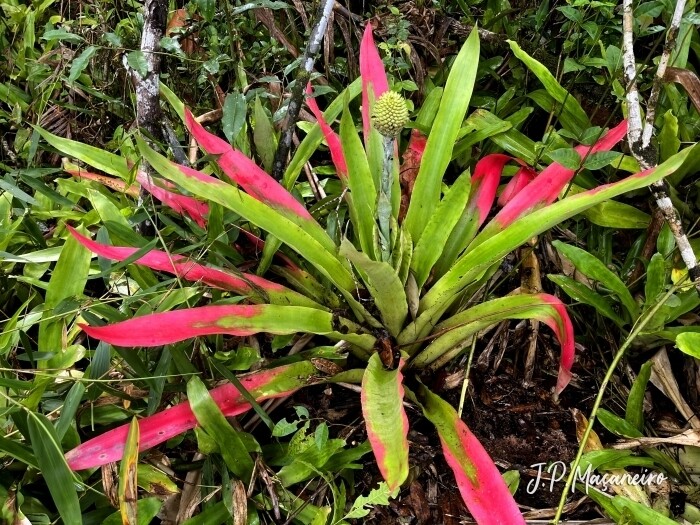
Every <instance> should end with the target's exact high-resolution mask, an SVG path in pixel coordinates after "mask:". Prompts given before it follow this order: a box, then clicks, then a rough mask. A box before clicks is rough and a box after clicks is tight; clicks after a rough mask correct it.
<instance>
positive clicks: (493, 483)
mask: <svg viewBox="0 0 700 525" xmlns="http://www.w3.org/2000/svg"><path fill="white" fill-rule="evenodd" d="M419 395H420V397H421V403H422V404H423V413H424V414H425V416H426V417H427V418H428V419H429V420H430V421H431V422H432V423H433V424H434V425H435V427H436V428H437V431H438V435H439V436H440V443H441V444H442V451H443V454H444V455H445V459H446V460H447V464H448V465H449V466H450V468H451V469H452V472H453V473H454V476H455V479H456V480H457V487H458V488H459V492H460V494H461V495H462V499H463V500H464V503H466V505H467V508H468V509H469V512H471V514H472V516H473V517H474V519H475V520H476V522H477V523H478V524H479V525H525V520H524V519H523V516H522V514H521V513H520V510H519V509H518V506H517V504H516V503H515V500H514V499H513V496H511V494H510V491H509V490H508V486H507V485H506V483H505V481H504V480H503V477H502V476H501V474H500V472H499V471H498V469H497V468H496V465H494V463H493V460H492V459H491V458H490V457H489V455H488V452H486V450H485V449H484V447H483V446H482V445H481V443H480V442H479V440H478V439H476V437H475V436H474V434H472V433H471V431H470V430H469V428H468V427H467V425H466V424H465V423H464V421H462V420H461V419H460V418H459V416H458V415H457V412H456V411H455V409H454V408H452V407H451V406H450V405H449V403H447V402H446V401H444V400H442V399H441V398H440V397H438V396H436V395H435V394H433V393H432V392H430V391H429V390H428V389H427V388H425V387H424V386H423V385H421V387H420V390H419Z"/></svg>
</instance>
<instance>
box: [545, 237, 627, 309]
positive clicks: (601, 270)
mask: <svg viewBox="0 0 700 525" xmlns="http://www.w3.org/2000/svg"><path fill="white" fill-rule="evenodd" d="M552 244H553V245H554V247H555V248H556V249H557V250H558V251H559V252H561V253H562V254H564V256H565V257H566V258H567V259H569V260H570V261H571V263H572V264H573V265H574V266H575V267H576V269H577V270H578V271H579V272H581V273H582V274H583V275H585V276H586V277H588V278H589V279H593V280H595V281H598V282H600V283H601V284H602V285H603V286H605V287H606V288H608V289H609V290H612V291H613V292H614V293H615V295H617V296H618V297H619V298H620V301H621V302H622V304H623V305H624V306H625V308H626V309H627V312H628V313H629V315H630V317H631V319H632V320H635V319H637V317H638V316H639V306H638V305H637V302H636V301H635V300H634V297H632V294H631V293H630V291H629V289H628V288H627V285H625V283H623V282H622V280H621V279H620V278H619V277H618V276H617V275H615V274H614V273H613V272H612V271H610V270H609V269H608V268H607V266H605V265H604V264H603V262H602V261H601V260H600V259H598V258H597V257H595V256H594V255H591V254H590V253H588V252H587V251H586V250H583V249H581V248H578V247H577V246H572V245H570V244H564V243H563V242H561V241H554V242H553V243H552Z"/></svg>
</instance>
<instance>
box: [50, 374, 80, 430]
mask: <svg viewBox="0 0 700 525" xmlns="http://www.w3.org/2000/svg"><path fill="white" fill-rule="evenodd" d="M84 393H85V385H84V384H83V383H82V382H77V383H75V384H74V385H73V386H72V387H71V389H70V390H69V391H68V394H67V395H66V397H65V400H64V401H63V408H62V409H61V417H60V418H59V419H58V423H57V424H56V435H57V436H58V439H59V440H60V439H63V436H64V435H65V434H66V430H68V427H69V426H70V424H71V423H72V422H73V418H74V417H75V414H76V413H77V411H78V408H79V407H80V402H81V401H82V399H83V394H84Z"/></svg>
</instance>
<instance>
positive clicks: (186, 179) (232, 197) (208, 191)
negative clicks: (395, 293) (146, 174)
mask: <svg viewBox="0 0 700 525" xmlns="http://www.w3.org/2000/svg"><path fill="white" fill-rule="evenodd" d="M136 142H137V145H138V147H139V150H140V152H141V154H142V155H143V156H144V158H146V160H147V161H148V162H149V163H150V164H151V166H153V167H154V168H155V169H156V170H157V171H158V172H159V173H160V174H161V175H162V176H163V177H164V178H166V179H167V180H170V181H172V182H175V183H176V184H177V185H179V186H181V187H182V188H184V189H186V190H187V191H189V192H190V193H192V194H194V195H197V196H199V197H202V198H204V199H207V200H210V201H213V202H217V203H219V204H221V205H222V206H224V207H225V208H228V209H230V210H233V211H234V212H236V213H238V214H239V215H241V216H242V217H243V218H245V219H246V220H248V221H250V222H251V223H253V224H255V225H256V226H258V227H259V228H261V229H263V230H265V231H267V232H268V233H270V234H272V235H274V236H275V237H277V238H278V239H280V240H281V241H282V242H284V243H286V244H288V245H289V246H290V247H291V248H292V249H294V250H295V251H297V252H298V253H299V254H300V255H301V256H302V257H304V258H305V259H306V260H307V261H309V262H310V263H311V264H313V265H314V266H315V267H316V268H317V269H318V270H319V271H320V272H321V273H323V274H324V275H325V276H326V277H328V279H329V280H330V281H331V282H332V283H334V284H335V285H336V286H337V287H338V288H339V289H341V290H354V288H355V282H354V280H353V277H352V275H351V273H350V271H349V269H348V268H347V266H346V265H344V264H343V263H341V261H340V260H339V259H338V257H337V255H336V254H337V248H336V246H335V244H334V243H333V241H332V240H331V238H330V237H328V235H327V234H326V232H325V231H324V230H323V228H321V226H320V225H319V224H318V223H317V222H315V221H307V220H306V219H304V218H301V217H299V216H297V215H292V214H284V213H280V212H279V211H278V210H277V209H275V208H272V207H269V206H267V205H266V204H264V203H262V202H260V201H258V200H256V199H254V198H253V197H251V196H250V195H248V194H247V193H245V192H242V191H240V190H238V189H237V188H234V187H233V186H231V185H230V184H227V183H225V182H223V181H220V180H218V179H216V178H214V177H212V176H210V175H205V174H204V173H201V172H199V171H197V170H194V169H192V168H188V167H186V166H178V165H177V164H173V163H171V162H170V161H168V160H167V159H166V158H164V157H163V156H162V155H159V154H158V153H156V152H155V151H153V150H152V149H151V148H150V147H148V145H147V144H146V143H145V142H144V141H143V140H141V139H140V138H138V137H137V141H136Z"/></svg>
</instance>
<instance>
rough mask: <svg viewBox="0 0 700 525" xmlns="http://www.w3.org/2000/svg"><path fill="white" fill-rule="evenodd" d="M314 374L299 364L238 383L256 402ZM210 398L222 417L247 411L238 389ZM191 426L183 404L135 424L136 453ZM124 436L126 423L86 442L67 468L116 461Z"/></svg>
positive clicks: (223, 390) (282, 394)
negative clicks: (137, 430)
mask: <svg viewBox="0 0 700 525" xmlns="http://www.w3.org/2000/svg"><path fill="white" fill-rule="evenodd" d="M315 373H317V370H316V369H315V368H314V367H313V366H311V365H310V364H309V363H308V362H299V363H293V364H291V365H286V366H281V367H278V368H273V369H270V370H262V371H258V372H253V373H251V374H247V375H245V376H241V377H240V381H241V383H242V384H243V386H244V387H245V388H246V390H248V392H250V394H251V395H252V396H253V397H254V398H255V399H256V401H263V400H265V399H271V398H277V397H285V396H288V395H290V394H292V393H293V392H295V391H296V390H298V389H299V388H301V387H302V386H304V385H306V384H307V383H308V382H309V380H310V378H311V377H312V375H313V374H315ZM211 396H212V398H213V399H214V401H215V402H216V404H217V405H218V406H219V408H220V409H221V411H222V412H223V413H224V415H225V416H226V417H233V416H237V415H239V414H242V413H244V412H246V411H248V410H249V409H250V405H249V404H248V403H247V402H246V401H245V399H244V398H243V396H242V395H241V393H240V392H239V391H238V389H237V388H236V387H235V386H233V385H231V384H225V385H223V386H220V387H218V388H215V389H213V390H211ZM195 426H197V420H196V419H195V417H194V414H193V413H192V409H191V408H190V404H189V403H188V402H187V401H185V402H183V403H179V404H178V405H176V406H174V407H172V408H170V409H168V410H164V411H163V412H159V413H158V414H155V415H153V416H149V417H145V418H143V419H141V420H140V421H139V432H140V439H139V451H140V452H143V451H144V450H148V449H149V448H152V447H155V446H156V445H159V444H161V443H163V442H165V441H167V440H168V439H170V438H173V437H175V436H177V435H178V434H182V433H183V432H186V431H188V430H191V429H192V428H194V427H195ZM128 433H129V425H128V424H126V425H122V426H120V427H117V428H115V429H113V430H110V431H108V432H106V433H104V434H102V435H100V436H97V437H95V438H92V439H91V440H89V441H86V442H85V443H83V444H81V445H79V446H77V447H76V448H74V449H73V450H71V451H69V452H68V453H66V461H67V462H68V466H69V467H70V468H71V469H72V470H82V469H86V468H94V467H99V466H101V465H104V464H106V463H111V462H113V461H118V460H120V459H121V458H122V455H123V454H124V444H125V443H126V436H127V434H128Z"/></svg>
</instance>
